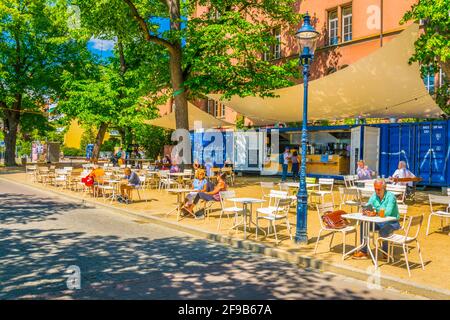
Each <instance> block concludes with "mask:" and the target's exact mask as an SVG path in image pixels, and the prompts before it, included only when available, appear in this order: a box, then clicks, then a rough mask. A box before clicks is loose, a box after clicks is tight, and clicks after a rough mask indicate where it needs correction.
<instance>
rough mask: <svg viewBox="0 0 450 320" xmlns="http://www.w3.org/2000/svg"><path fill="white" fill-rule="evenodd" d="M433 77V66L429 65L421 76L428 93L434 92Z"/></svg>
mask: <svg viewBox="0 0 450 320" xmlns="http://www.w3.org/2000/svg"><path fill="white" fill-rule="evenodd" d="M434 77H435V74H434V70H433V67H429V68H428V70H427V73H426V75H425V77H424V78H423V82H424V83H425V87H426V88H427V90H428V92H429V93H430V94H434V92H435V88H436V84H435V81H434V80H435V79H434Z"/></svg>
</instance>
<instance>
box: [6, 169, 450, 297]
mask: <svg viewBox="0 0 450 320" xmlns="http://www.w3.org/2000/svg"><path fill="white" fill-rule="evenodd" d="M0 180H4V181H8V182H12V183H15V184H19V185H25V186H27V187H29V188H31V189H34V190H38V191H40V192H47V193H51V194H56V195H58V196H61V197H65V198H67V199H70V200H74V201H77V202H80V201H81V202H83V203H89V204H90V205H92V206H94V207H103V208H107V209H108V210H111V211H114V212H118V213H120V214H125V215H128V216H131V217H134V218H139V219H141V220H144V221H146V222H151V223H154V224H157V225H160V226H163V227H166V228H170V229H173V230H177V231H181V232H184V233H186V234H189V235H191V236H195V237H198V238H204V239H207V240H210V241H214V242H217V243H222V244H226V245H229V246H231V247H234V248H237V249H243V250H247V251H250V252H253V253H258V254H262V255H265V256H268V257H272V258H277V259H280V260H283V261H286V262H289V263H292V264H295V265H297V266H298V267H300V268H304V269H312V270H315V271H320V272H331V273H335V274H338V275H342V276H346V277H349V278H354V279H357V280H361V281H367V280H368V279H369V278H373V275H372V274H371V273H369V272H364V271H362V270H360V269H357V268H354V267H349V266H345V265H342V264H338V263H330V262H326V261H323V260H321V259H318V258H315V257H310V256H304V255H299V254H296V253H291V252H289V251H287V250H284V249H279V248H274V247H270V246H267V245H264V244H262V243H257V242H254V241H251V240H241V239H235V238H233V237H230V236H228V235H221V234H217V233H214V232H209V231H205V230H202V229H199V228H196V227H192V226H186V225H182V224H179V223H174V222H171V221H167V220H165V219H162V218H160V217H158V216H147V215H144V214H142V213H139V212H135V211H131V210H128V209H123V208H117V207H114V206H111V205H108V204H106V203H105V204H102V203H98V202H95V201H92V200H90V199H84V198H83V199H80V198H79V197H75V196H72V195H69V194H66V193H62V192H59V191H56V190H49V189H42V188H39V187H37V186H36V185H35V184H32V183H27V182H26V183H24V182H18V181H14V180H12V179H9V178H5V177H1V176H0ZM379 285H380V286H381V287H383V288H393V289H396V290H399V291H402V292H405V293H408V294H413V295H417V296H422V297H426V298H430V299H439V300H450V290H445V289H440V288H435V287H431V286H426V285H422V284H418V283H414V282H411V281H407V280H403V279H400V278H397V277H393V276H388V275H382V274H381V275H380V277H379Z"/></svg>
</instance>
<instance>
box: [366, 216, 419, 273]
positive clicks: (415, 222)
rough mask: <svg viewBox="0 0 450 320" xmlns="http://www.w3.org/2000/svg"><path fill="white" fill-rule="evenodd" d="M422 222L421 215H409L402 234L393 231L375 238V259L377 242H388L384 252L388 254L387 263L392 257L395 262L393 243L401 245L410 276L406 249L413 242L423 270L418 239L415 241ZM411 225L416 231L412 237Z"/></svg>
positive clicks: (376, 258)
mask: <svg viewBox="0 0 450 320" xmlns="http://www.w3.org/2000/svg"><path fill="white" fill-rule="evenodd" d="M422 222H423V215H420V216H414V217H409V218H408V223H407V225H406V229H405V234H404V235H401V234H396V233H394V234H392V235H390V236H389V237H385V238H383V237H379V238H377V245H376V250H375V252H376V253H375V261H378V250H379V244H380V242H381V241H387V242H388V252H386V253H387V256H388V258H387V262H388V263H389V261H390V259H392V262H395V261H394V255H393V246H394V245H397V246H401V247H402V248H403V254H404V256H405V262H406V268H407V269H408V275H409V276H410V277H411V271H410V269H409V262H408V249H409V248H408V245H409V244H410V243H412V242H415V243H416V245H417V251H418V252H419V258H420V263H421V265H422V270H425V266H424V264H423V259H422V252H421V250H420V245H419V241H417V236H418V235H419V231H420V227H421V226H422ZM411 227H417V229H416V233H415V234H414V236H412V237H411V236H410V232H411ZM377 267H378V264H377Z"/></svg>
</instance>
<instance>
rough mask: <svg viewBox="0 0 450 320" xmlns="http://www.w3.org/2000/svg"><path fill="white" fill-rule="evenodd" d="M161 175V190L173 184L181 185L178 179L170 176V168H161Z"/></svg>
mask: <svg viewBox="0 0 450 320" xmlns="http://www.w3.org/2000/svg"><path fill="white" fill-rule="evenodd" d="M158 175H159V187H158V188H159V190H161V189H168V188H170V187H171V186H175V187H179V184H178V182H177V181H176V180H174V179H171V178H170V172H169V170H161V171H158Z"/></svg>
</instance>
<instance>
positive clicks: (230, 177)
mask: <svg viewBox="0 0 450 320" xmlns="http://www.w3.org/2000/svg"><path fill="white" fill-rule="evenodd" d="M220 171H221V172H222V173H225V179H226V181H227V182H228V184H229V185H230V186H233V185H234V172H233V168H231V167H223V168H222V169H221V170H220Z"/></svg>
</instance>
